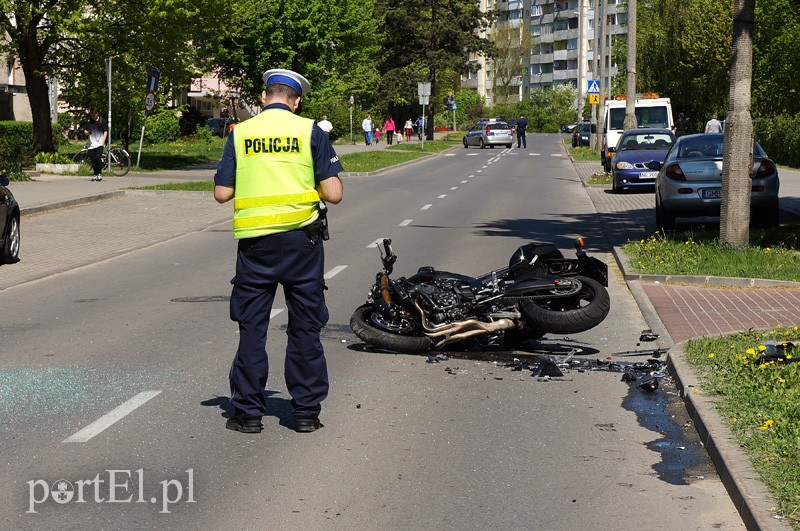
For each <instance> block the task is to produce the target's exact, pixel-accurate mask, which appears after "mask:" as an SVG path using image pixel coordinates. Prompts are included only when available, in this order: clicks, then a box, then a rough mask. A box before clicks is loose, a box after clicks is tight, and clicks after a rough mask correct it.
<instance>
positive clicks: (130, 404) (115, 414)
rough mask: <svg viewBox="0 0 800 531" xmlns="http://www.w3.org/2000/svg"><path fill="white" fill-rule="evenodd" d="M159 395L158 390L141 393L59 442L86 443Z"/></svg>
mask: <svg viewBox="0 0 800 531" xmlns="http://www.w3.org/2000/svg"><path fill="white" fill-rule="evenodd" d="M160 394H161V390H160V389H159V390H156V391H142V392H141V393H139V394H138V395H136V396H134V397H133V398H131V399H130V400H128V401H127V402H124V403H123V404H121V405H119V406H117V407H116V408H114V409H112V410H111V411H109V412H108V413H106V414H105V415H103V416H102V417H100V418H99V419H97V420H96V421H94V422H92V423H91V424H89V425H88V426H86V427H85V428H83V429H82V430H80V431H79V432H77V433H75V434H74V435H72V436H70V437H67V438H66V439H64V440H63V441H61V442H65V443H73V442H86V441H88V440H89V439H91V438H92V437H94V436H95V435H97V434H98V433H101V432H102V431H103V430H105V429H106V428H108V427H109V426H111V425H113V424H114V423H115V422H117V421H118V420H120V419H122V418H123V417H125V416H127V415H128V414H130V413H131V412H132V411H134V410H135V409H136V408H138V407H139V406H141V405H143V404H144V403H145V402H147V401H148V400H150V399H151V398H154V397H156V396H158V395H160Z"/></svg>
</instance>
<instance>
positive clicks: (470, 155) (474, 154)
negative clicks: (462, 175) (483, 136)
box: [467, 153, 478, 157]
mask: <svg viewBox="0 0 800 531" xmlns="http://www.w3.org/2000/svg"><path fill="white" fill-rule="evenodd" d="M467 156H468V157H477V156H478V154H477V153H467Z"/></svg>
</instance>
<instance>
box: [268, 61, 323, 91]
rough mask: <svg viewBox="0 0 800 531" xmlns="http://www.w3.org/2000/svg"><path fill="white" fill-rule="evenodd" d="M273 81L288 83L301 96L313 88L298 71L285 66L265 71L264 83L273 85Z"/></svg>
mask: <svg viewBox="0 0 800 531" xmlns="http://www.w3.org/2000/svg"><path fill="white" fill-rule="evenodd" d="M272 83H281V84H283V85H288V86H290V87H292V88H293V89H295V90H296V91H297V93H298V94H300V95H301V96H305V95H306V94H307V93H308V92H309V91H310V90H311V84H310V83H309V82H308V80H307V79H306V78H304V77H303V76H301V75H300V74H298V73H297V72H293V71H291V70H285V69H283V68H273V69H272V70H267V71H266V72H264V85H271V84H272Z"/></svg>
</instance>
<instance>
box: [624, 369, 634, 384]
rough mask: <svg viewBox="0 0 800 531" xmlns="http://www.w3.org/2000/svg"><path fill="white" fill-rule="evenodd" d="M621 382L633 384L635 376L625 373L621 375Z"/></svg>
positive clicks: (628, 372)
mask: <svg viewBox="0 0 800 531" xmlns="http://www.w3.org/2000/svg"><path fill="white" fill-rule="evenodd" d="M622 381H623V382H635V381H636V376H634V374H633V373H632V372H630V371H625V372H623V373H622Z"/></svg>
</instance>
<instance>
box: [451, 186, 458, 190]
mask: <svg viewBox="0 0 800 531" xmlns="http://www.w3.org/2000/svg"><path fill="white" fill-rule="evenodd" d="M450 189H451V190H458V186H453V187H452V188H450Z"/></svg>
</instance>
